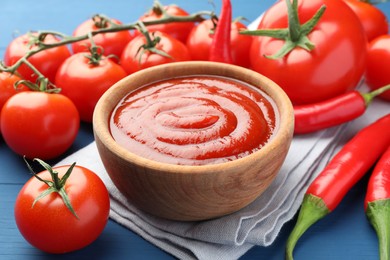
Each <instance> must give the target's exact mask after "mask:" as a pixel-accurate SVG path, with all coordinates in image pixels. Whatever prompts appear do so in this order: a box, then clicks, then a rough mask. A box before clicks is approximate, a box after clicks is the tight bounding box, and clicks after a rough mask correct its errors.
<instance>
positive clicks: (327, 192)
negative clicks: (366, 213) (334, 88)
mask: <svg viewBox="0 0 390 260" xmlns="http://www.w3.org/2000/svg"><path fill="white" fill-rule="evenodd" d="M389 129H390V114H388V115H386V116H383V117H382V118H380V119H378V120H377V121H375V122H374V123H372V124H370V125H368V126H366V127H364V128H363V129H361V130H360V131H359V132H358V133H357V134H356V135H355V136H354V137H353V138H352V139H351V140H349V141H348V142H347V143H346V144H345V145H344V146H343V147H342V148H341V149H340V151H338V152H337V153H336V155H335V156H334V157H333V158H332V159H331V161H330V162H329V163H328V164H327V166H326V167H325V168H324V169H323V170H322V171H321V172H320V173H319V175H318V176H317V177H316V178H315V179H314V180H313V182H312V183H311V184H310V185H309V187H308V189H307V191H306V193H305V195H304V199H303V202H302V205H301V209H300V211H299V215H298V220H297V223H296V225H295V227H294V229H293V230H292V232H291V233H290V236H289V237H288V239H287V244H286V259H293V250H294V247H295V245H296V243H297V242H298V240H299V238H300V237H301V236H302V235H303V234H304V232H305V231H306V230H307V229H308V228H309V227H310V226H312V225H313V224H314V223H316V222H317V221H319V220H320V219H322V218H323V217H325V216H326V215H327V214H329V213H331V212H332V211H333V210H334V209H335V208H336V207H337V206H338V205H339V203H340V202H341V200H342V199H343V198H344V196H345V194H346V193H347V192H348V191H349V190H350V189H351V188H352V186H353V185H355V184H356V183H357V182H358V181H359V180H360V179H361V178H362V177H363V176H364V175H365V174H366V173H367V172H368V171H369V169H370V168H371V167H372V166H373V165H374V164H375V162H376V161H377V160H378V158H380V156H381V155H382V154H383V153H384V152H385V151H386V149H387V148H388V147H389V146H390V132H389ZM367 143H369V145H370V147H369V149H367Z"/></svg>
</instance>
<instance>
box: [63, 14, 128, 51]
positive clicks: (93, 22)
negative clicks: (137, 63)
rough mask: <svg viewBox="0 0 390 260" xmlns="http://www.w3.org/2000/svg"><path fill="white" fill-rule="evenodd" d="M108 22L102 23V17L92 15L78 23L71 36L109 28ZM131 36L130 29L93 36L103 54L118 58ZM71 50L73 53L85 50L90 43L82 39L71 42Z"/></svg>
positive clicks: (113, 20) (112, 20)
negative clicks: (92, 16)
mask: <svg viewBox="0 0 390 260" xmlns="http://www.w3.org/2000/svg"><path fill="white" fill-rule="evenodd" d="M111 22H113V23H115V24H122V22H120V21H118V20H116V19H111ZM109 27H110V25H109V23H107V22H106V23H102V19H101V18H99V17H96V16H95V17H94V18H91V19H89V20H86V21H85V22H83V23H82V24H80V25H79V26H78V27H77V28H76V29H75V30H74V32H73V36H81V35H86V34H87V33H88V32H90V31H96V30H99V29H102V28H109ZM132 38H133V36H132V34H131V33H130V31H118V32H111V33H100V34H97V35H95V36H94V37H93V40H94V42H95V44H96V46H100V47H102V48H103V50H104V55H106V56H108V55H115V56H117V57H118V58H119V57H120V56H121V54H122V51H123V49H124V48H125V46H126V44H127V43H128V42H129V41H130V40H131V39H132ZM71 46H72V50H73V52H74V53H78V52H87V51H88V48H90V46H91V43H90V41H89V40H82V41H78V42H75V43H72V45H71Z"/></svg>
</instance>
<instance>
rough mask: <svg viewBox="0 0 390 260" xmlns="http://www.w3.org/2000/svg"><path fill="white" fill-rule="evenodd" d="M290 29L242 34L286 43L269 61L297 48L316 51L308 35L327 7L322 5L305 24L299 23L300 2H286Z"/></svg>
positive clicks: (269, 56)
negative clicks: (280, 40) (271, 38)
mask: <svg viewBox="0 0 390 260" xmlns="http://www.w3.org/2000/svg"><path fill="white" fill-rule="evenodd" d="M286 5H287V17H288V28H284V29H261V30H243V31H240V33H241V34H246V35H253V36H268V37H273V38H277V39H282V40H284V41H285V43H284V45H283V46H282V47H281V49H280V50H279V51H277V52H276V53H275V54H273V55H266V57H267V58H269V59H280V58H283V57H284V56H286V55H287V54H288V53H290V52H291V51H292V50H294V49H295V48H296V47H300V48H303V49H305V50H307V51H311V50H313V49H314V47H315V45H314V43H312V42H311V41H310V40H309V38H308V37H307V35H308V34H309V33H310V32H311V31H313V29H314V27H315V26H316V25H317V24H318V22H319V21H320V19H321V17H322V15H323V14H324V12H325V10H326V6H325V5H322V6H321V7H320V8H319V9H318V10H317V12H316V13H315V14H314V15H313V17H312V18H311V19H310V20H309V21H307V22H306V23H304V24H301V23H300V21H299V14H298V1H297V0H294V1H293V2H292V3H291V2H290V0H286Z"/></svg>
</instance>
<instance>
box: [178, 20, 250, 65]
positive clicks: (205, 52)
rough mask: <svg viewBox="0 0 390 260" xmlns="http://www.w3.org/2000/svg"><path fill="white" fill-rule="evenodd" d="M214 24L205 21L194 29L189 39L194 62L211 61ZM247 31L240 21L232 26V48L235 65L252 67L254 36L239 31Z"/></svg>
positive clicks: (189, 49) (188, 42) (188, 43)
mask: <svg viewBox="0 0 390 260" xmlns="http://www.w3.org/2000/svg"><path fill="white" fill-rule="evenodd" d="M212 29H213V22H212V21H211V20H205V21H203V22H201V23H199V25H197V26H196V27H194V28H193V29H192V30H191V32H190V35H189V36H188V39H187V43H186V44H187V47H188V51H189V52H190V55H191V59H193V60H209V53H210V46H211V43H212V41H213V34H212V33H211V30H212ZM243 29H246V26H245V25H244V24H243V23H241V22H238V21H235V22H233V23H232V25H231V32H230V47H231V54H232V59H233V64H235V65H239V66H242V67H246V68H249V67H250V58H249V52H250V46H251V44H252V38H253V37H252V36H249V35H243V34H240V33H239V31H240V30H243Z"/></svg>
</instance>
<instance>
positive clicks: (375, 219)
mask: <svg viewBox="0 0 390 260" xmlns="http://www.w3.org/2000/svg"><path fill="white" fill-rule="evenodd" d="M366 216H367V218H368V220H369V222H370V223H371V225H372V226H373V228H374V229H375V231H376V234H377V236H378V240H379V257H380V259H381V260H388V259H390V199H384V200H377V201H373V202H370V203H368V205H367V209H366Z"/></svg>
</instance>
